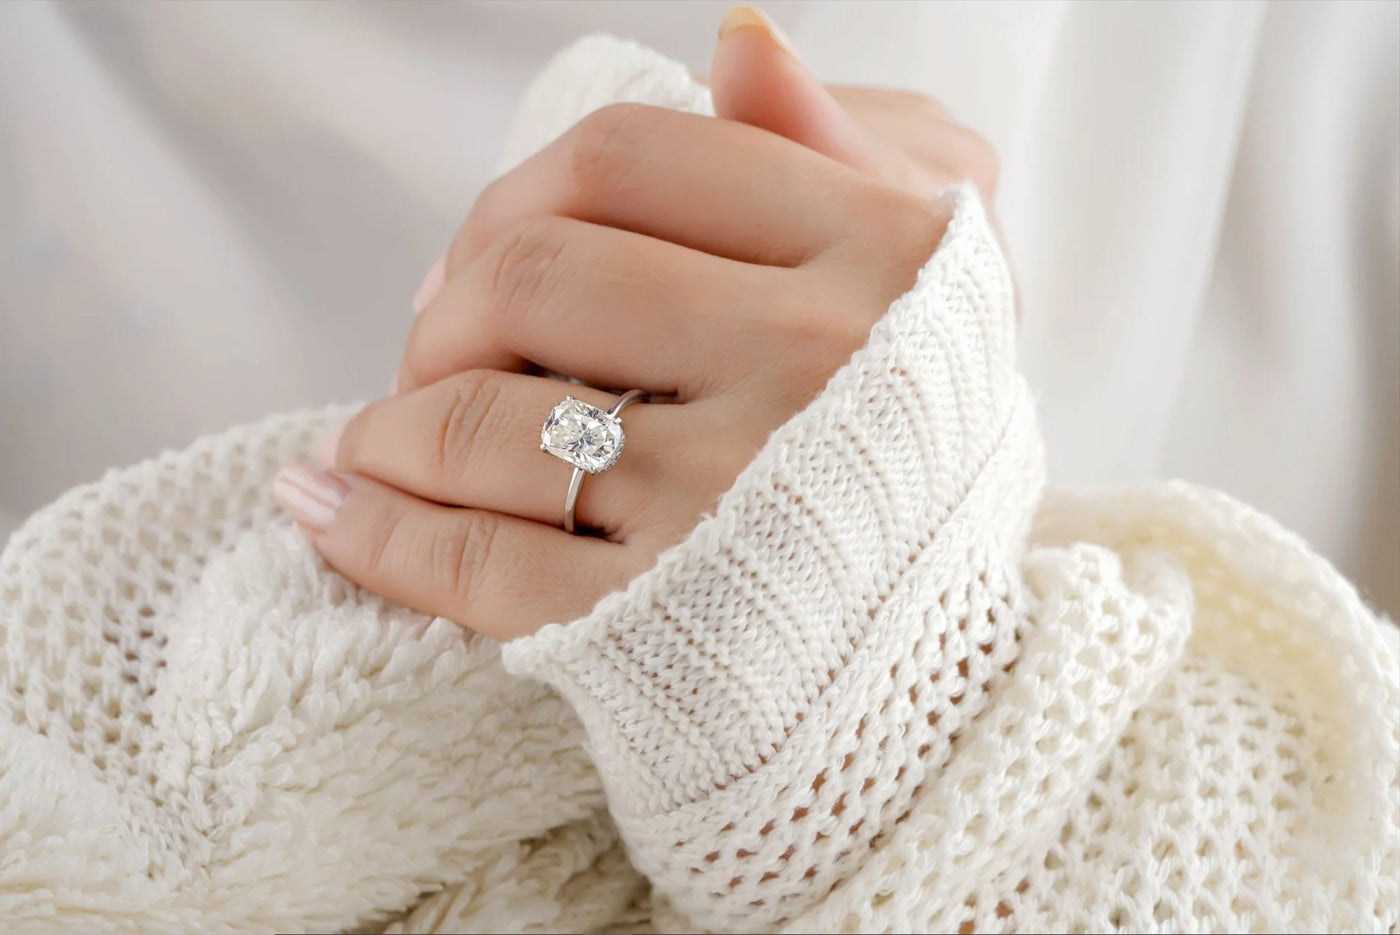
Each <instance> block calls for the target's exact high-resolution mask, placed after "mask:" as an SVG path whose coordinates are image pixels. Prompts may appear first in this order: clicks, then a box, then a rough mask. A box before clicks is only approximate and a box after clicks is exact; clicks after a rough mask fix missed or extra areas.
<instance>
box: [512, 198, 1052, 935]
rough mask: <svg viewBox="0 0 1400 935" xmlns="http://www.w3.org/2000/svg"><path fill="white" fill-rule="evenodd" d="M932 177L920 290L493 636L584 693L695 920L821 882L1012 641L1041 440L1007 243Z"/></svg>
mask: <svg viewBox="0 0 1400 935" xmlns="http://www.w3.org/2000/svg"><path fill="white" fill-rule="evenodd" d="M950 197H951V198H952V200H953V202H954V204H953V211H952V221H951V223H950V225H949V227H948V230H947V233H946V235H945V237H944V239H943V242H942V243H941V245H940V246H939V248H938V250H937V251H936V253H935V254H934V256H933V257H932V259H931V260H930V261H929V262H928V264H927V265H926V266H925V268H924V269H923V270H922V271H921V273H920V275H919V277H918V281H917V283H916V284H915V285H914V287H913V289H912V290H911V291H910V292H909V293H908V294H906V295H905V296H903V297H902V298H901V299H899V300H898V301H896V302H895V303H894V305H893V306H892V308H891V309H890V310H889V312H888V313H887V315H886V316H885V317H884V318H883V320H882V321H880V322H879V323H878V324H877V326H876V327H875V329H874V331H873V332H872V334H871V336H870V338H869V341H868V343H867V344H866V346H865V347H864V348H863V349H862V350H860V351H859V352H857V353H856V355H855V356H854V358H853V359H852V360H851V361H850V362H849V364H848V365H847V366H846V367H844V368H843V369H842V370H840V371H839V372H838V373H837V374H836V375H835V376H834V377H833V378H832V380H831V381H830V383H829V384H828V386H827V387H826V388H825V389H824V391H823V392H822V393H821V394H820V395H819V397H818V398H817V399H816V400H815V401H814V402H813V403H812V404H811V405H810V406H809V407H808V408H807V409H806V410H805V411H803V412H801V413H800V414H799V415H798V416H796V417H795V418H794V419H792V420H791V421H790V422H789V423H788V424H786V425H784V426H783V427H782V428H781V429H779V430H778V431H777V432H776V433H775V434H774V435H773V436H772V437H771V438H770V440H769V441H768V443H767V445H766V446H765V447H764V449H763V450H762V451H761V452H760V454H759V455H758V456H757V458H756V459H755V461H754V462H753V463H752V464H751V465H750V466H749V467H748V468H747V469H746V470H745V471H744V472H743V473H742V474H741V476H740V477H739V479H738V480H737V482H736V484H735V485H734V487H733V488H732V489H731V490H730V491H729V492H728V493H727V494H726V495H725V496H724V497H723V498H722V500H721V502H720V503H719V505H718V507H717V510H716V513H715V515H713V516H712V517H710V518H708V519H706V520H704V521H703V522H702V523H701V524H700V525H699V527H698V528H697V529H696V530H695V531H694V532H693V534H692V535H691V536H690V537H689V538H688V540H687V541H686V542H685V543H683V544H682V545H680V546H679V547H677V548H675V549H673V550H671V551H670V552H668V553H667V554H665V555H664V556H663V557H662V558H661V559H660V561H659V563H658V565H657V566H656V567H655V568H654V569H653V570H651V571H650V572H649V573H647V574H645V575H643V576H642V577H641V578H639V579H638V580H636V581H635V582H634V583H633V584H632V585H631V587H629V588H628V589H627V590H626V591H625V592H623V593H619V594H616V595H613V596H611V597H609V598H607V599H605V600H604V601H603V602H602V603H601V604H600V605H599V606H598V607H597V608H596V610H595V611H594V612H593V613H592V614H591V615H590V616H588V617H587V618H586V619H583V620H580V621H576V622H574V623H571V624H569V625H567V626H557V625H555V626H549V627H546V628H544V629H543V630H541V631H539V632H538V633H537V634H535V635H532V636H530V637H527V638H524V639H520V640H516V641H514V642H512V643H510V644H507V645H506V647H505V648H504V660H505V663H506V666H507V668H508V669H510V670H512V671H514V672H516V673H519V674H527V675H531V676H535V677H537V678H540V679H542V680H544V681H546V682H548V683H550V684H551V685H553V686H554V687H555V688H556V689H558V690H559V691H560V693H561V694H562V695H563V696H564V697H565V698H566V699H567V700H568V701H569V702H571V703H572V705H573V706H574V707H575V709H576V710H577V711H578V712H579V714H580V716H581V718H582V721H583V723H584V725H585V726H586V728H587V729H588V732H589V737H590V741H591V746H592V752H593V755H594V758H595V762H596V764H597V765H598V768H599V770H600V772H601V773H602V775H603V779H604V782H605V784H606V786H607V788H608V792H609V798H610V802H611V808H612V811H613V815H614V818H615V819H616V820H617V822H618V825H619V827H620V829H621V830H622V833H623V835H624V837H625V839H626V841H627V844H628V848H629V853H630V854H631V856H632V858H633V860H634V861H635V862H636V863H637V865H638V867H639V868H640V869H642V870H643V871H644V872H645V873H647V874H648V876H650V877H651V879H652V881H653V885H654V886H656V887H657V888H658V889H659V890H660V891H661V892H662V893H663V894H664V895H665V896H666V897H667V898H668V899H669V900H671V901H672V903H673V904H674V905H675V906H676V908H677V909H679V910H681V911H682V912H683V913H684V914H685V915H686V916H687V917H688V918H689V919H690V920H691V921H692V922H694V923H698V924H701V925H706V926H710V927H713V928H718V929H726V930H753V929H754V928H756V927H764V926H771V925H773V924H775V923H776V922H777V921H779V920H781V919H784V918H787V917H790V916H792V915H794V914H795V913H797V912H799V911H800V910H801V909H802V908H804V906H805V905H807V904H808V903H810V902H811V901H812V900H813V899H816V898H818V897H819V896H821V895H822V894H824V893H826V892H827V891H829V890H830V889H831V888H832V886H833V885H834V884H836V883H837V882H839V881H840V880H842V879H843V878H844V877H845V876H846V875H848V874H849V873H850V872H851V870H852V868H853V867H855V866H857V865H858V864H859V863H860V861H861V860H862V859H863V858H864V856H865V855H866V854H867V853H868V851H869V850H870V848H871V847H872V846H874V845H875V844H876V842H877V840H878V838H879V836H880V834H881V833H882V831H883V830H885V829H888V828H890V827H891V826H892V825H893V824H894V823H896V822H897V821H899V820H900V816H901V814H902V813H904V812H905V811H906V810H907V809H908V808H909V807H910V802H911V799H912V797H913V796H914V794H915V791H916V790H917V788H918V787H919V784H920V782H921V781H922V779H923V777H924V774H925V773H926V771H928V770H929V769H930V768H931V767H932V766H933V765H935V764H937V763H938V762H939V761H940V760H941V759H943V758H944V757H946V756H947V755H948V749H949V745H950V744H951V743H952V741H953V739H954V738H955V737H956V736H957V733H958V728H959V725H960V724H961V723H963V722H964V721H966V720H967V719H969V718H972V717H974V716H975V715H976V712H977V711H978V710H979V709H980V707H981V706H982V705H983V703H984V698H985V694H986V690H987V685H988V683H989V682H990V681H991V677H992V673H994V672H996V671H998V670H1000V669H1002V668H1003V667H1005V666H1007V665H1008V664H1010V663H1011V661H1012V659H1013V658H1014V656H1015V653H1016V621H1017V620H1018V619H1019V617H1020V616H1021V614H1022V612H1021V608H1020V606H1019V605H1020V602H1021V598H1020V595H1019V592H1018V584H1017V580H1018V574H1017V571H1016V566H1017V563H1018V561H1019V558H1020V554H1021V551H1022V543H1023V541H1024V538H1025V534H1026V531H1027V528H1028V526H1029V523H1030V519H1031V515H1032V511H1033V508H1034V504H1035V502H1036V500H1037V498H1038V495H1039V490H1040V485H1041V467H1040V449H1039V444H1038V440H1037V436H1036V433H1035V431H1034V422H1033V415H1032V407H1031V403H1030V399H1029V395H1028V393H1027V391H1026V388H1025V386H1024V385H1023V383H1022V381H1021V380H1020V379H1019V377H1018V376H1017V375H1016V372H1015V368H1014V312H1013V302H1012V290H1011V284H1010V280H1009V275H1008V270H1007V267H1006V265H1005V263H1004V261H1003V258H1002V254H1001V252H1000V250H999V249H998V246H997V242H996V239H995V237H994V235H993V233H992V231H991V230H990V228H989V225H988V223H987V220H986V217H985V215H984V212H983V210H982V207H981V205H980V203H979V201H978V200H977V197H976V195H975V194H974V193H973V191H972V190H971V189H970V188H965V189H961V190H958V191H956V192H955V193H953V194H952V195H950Z"/></svg>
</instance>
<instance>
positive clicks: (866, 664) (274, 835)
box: [0, 38, 1400, 932]
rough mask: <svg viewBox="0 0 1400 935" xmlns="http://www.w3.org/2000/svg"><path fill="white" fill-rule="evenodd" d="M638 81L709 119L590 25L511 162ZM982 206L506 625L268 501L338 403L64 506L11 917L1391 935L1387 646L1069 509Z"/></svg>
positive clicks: (1397, 729)
mask: <svg viewBox="0 0 1400 935" xmlns="http://www.w3.org/2000/svg"><path fill="white" fill-rule="evenodd" d="M619 99H628V100H642V101H650V102H653V103H659V104H664V105H666V106H671V107H678V108H684V109H689V110H695V111H701V112H704V111H706V110H707V108H708V106H709V103H708V95H707V93H706V92H705V90H704V89H703V88H701V87H699V86H697V85H695V84H694V83H693V82H692V80H691V79H690V77H689V75H688V74H687V73H686V72H685V70H684V69H682V68H681V67H680V66H678V65H676V64H674V63H671V62H667V61H665V60H663V59H661V58H659V57H658V56H655V55H654V54H652V53H649V52H646V51H645V50H642V49H639V48H638V47H636V46H632V45H628V44H623V43H619V42H617V41H616V40H611V39H606V38H592V39H587V40H583V41H581V42H580V43H578V44H576V45H575V46H573V47H571V49H570V50H568V51H566V52H565V53H563V54H562V55H561V56H560V58H559V59H557V60H556V62H555V63H554V64H553V65H551V67H550V68H549V69H548V70H547V72H546V73H545V74H544V75H543V76H542V77H541V79H540V80H539V82H538V83H537V84H536V86H535V87H534V88H533V89H532V91H531V92H530V95H529V97H528V98H527V100H526V103H525V106H524V108H523V112H522V118H521V121H520V123H519V125H518V126H517V129H516V133H515V135H514V136H513V139H512V142H511V144H510V148H509V151H508V158H509V159H510V160H512V161H513V160H515V159H518V158H520V157H521V156H523V155H526V154H528V153H529V152H530V151H532V150H533V149H535V148H537V147H538V146H539V145H541V144H543V143H544V142H546V141H547V140H548V139H550V138H551V137H553V136H554V135H556V134H557V133H558V132H560V131H562V130H563V129H565V128H566V127H567V126H568V125H569V124H570V123H571V122H573V121H574V120H576V119H577V118H578V117H579V116H581V115H582V114H583V113H585V112H587V111H588V110H590V109H592V108H594V107H597V106H599V105H601V104H604V103H607V102H609V101H613V100H619ZM948 197H949V198H950V199H952V202H951V207H952V217H953V220H952V222H951V223H950V225H949V228H948V231H947V234H946V235H945V238H944V240H943V243H942V244H941V246H940V247H939V249H938V251H937V252H936V253H935V254H934V256H933V257H932V258H931V259H930V261H929V262H928V264H927V265H926V266H925V268H924V269H923V270H922V272H921V273H920V275H919V278H918V282H917V283H916V284H915V285H914V287H913V289H912V290H911V291H910V292H909V293H908V294H907V295H905V296H904V297H902V298H901V299H899V300H898V301H897V302H895V303H894V305H893V306H892V307H891V308H890V310H889V312H888V313H887V314H886V316H885V317H884V318H883V319H882V320H881V321H880V322H879V323H878V324H877V325H876V327H875V329H874V330H873V332H872V333H871V336H870V339H869V342H868V343H867V345H866V346H865V347H864V348H863V349H861V350H860V351H859V352H857V353H856V355H855V356H854V357H853V359H852V360H851V361H850V363H849V364H848V365H847V366H846V367H845V368H843V369H842V370H841V371H840V372H838V373H837V374H836V375H835V376H834V377H833V379H832V380H831V382H830V384H829V385H828V386H827V387H826V389H825V390H824V391H823V392H822V393H821V395H820V396H819V397H818V398H817V399H816V400H815V401H814V402H813V403H812V404H811V405H810V406H809V407H808V408H807V409H806V410H805V411H803V412H801V413H800V414H798V415H797V416H796V417H795V418H793V419H792V420H791V421H790V422H789V423H788V424H786V425H785V426H783V427H782V428H781V429H779V430H778V431H777V432H776V433H775V434H774V435H773V436H772V438H771V439H770V440H769V442H768V444H767V445H766V446H765V447H764V449H763V450H762V451H761V452H760V453H759V455H758V457H757V458H756V459H755V461H754V462H753V463H752V464H751V465H750V466H749V467H748V468H747V469H746V470H745V471H744V472H743V474H742V475H741V476H740V477H739V479H738V481H737V482H736V484H735V485H734V487H733V489H732V490H731V491H730V492H729V493H728V494H726V495H725V497H724V498H722V500H721V501H720V503H719V505H718V507H717V509H716V511H715V513H714V515H712V516H709V517H707V518H706V519H705V520H704V521H703V522H702V523H701V524H700V525H699V526H698V528H697V529H696V530H695V531H694V532H693V534H692V535H691V536H690V537H689V538H688V539H687V540H686V541H685V542H684V543H682V544H681V545H679V546H677V547H676V548H674V549H672V550H671V551H669V552H667V553H665V554H664V555H663V556H662V557H661V558H660V560H659V561H658V563H657V565H656V566H655V567H654V568H653V569H651V570H650V571H648V572H647V573H645V574H643V575H642V576H641V577H639V578H638V579H637V580H635V581H634V582H633V583H632V584H631V585H630V586H629V587H628V588H627V589H626V590H625V591H623V592H620V593H617V594H613V595H610V596H609V597H607V598H605V599H604V600H603V601H601V602H600V603H599V605H598V606H597V607H596V608H595V609H594V611H593V612H592V613H590V614H589V615H588V616H587V617H586V618H584V619H582V620H578V621H574V622H572V623H568V624H566V625H552V626H548V627H545V628H544V629H543V630H541V631H539V632H538V633H536V634H535V635H533V636H530V637H527V638H524V639H520V640H517V641H515V642H513V643H510V644H507V645H506V646H505V647H504V648H503V649H501V648H499V647H497V646H496V645H494V644H491V643H489V642H488V641H486V640H484V639H482V638H480V637H477V636H472V635H468V634H464V633H463V632H462V631H460V630H459V629H458V628H457V627H455V626H453V625H452V624H450V623H448V622H446V621H442V620H431V619H428V618H425V617H423V616H421V615H418V614H414V613H412V612H409V611H407V610H404V609H402V608H398V607H394V606H392V605H389V604H387V603H385V602H383V601H381V600H379V599H377V598H375V597H374V596H372V595H370V594H367V593H365V592H363V591H361V590H359V589H357V588H355V587H353V586H352V585H350V584H348V583H347V582H345V581H344V580H343V579H341V578H339V577H338V576H337V575H335V574H334V573H332V572H330V571H328V570H327V569H326V568H325V567H324V566H323V565H322V564H321V563H320V562H319V560H318V559H317V558H316V557H315V555H314V554H313V553H312V551H311V550H310V549H309V548H308V546H307V545H306V543H305V542H304V541H303V540H302V539H301V537H300V535H299V533H297V531H296V530H295V529H294V528H293V527H292V526H291V525H290V524H289V523H288V522H287V521H286V520H285V519H284V518H282V517H280V516H278V515H277V514H276V511H275V510H274V508H273V507H272V505H271V502H270V499H269V496H268V493H267V485H268V481H269V479H270V477H271V475H272V473H273V472H274V471H275V470H276V468H277V467H278V466H279V465H281V464H284V463H287V462H291V461H296V460H301V459H306V458H307V457H308V456H309V453H310V451H311V447H312V443H313V439H314V438H315V436H316V435H317V434H318V432H319V430H320V429H321V427H322V426H323V425H325V424H326V423H327V421H328V420H329V419H331V418H334V417H336V416H337V415H338V414H343V411H340V412H329V413H303V414H296V415H290V416H280V417H275V418H272V419H269V420H267V421H264V422H262V423H260V424H258V425H255V426H251V427H246V428H240V429H234V430H232V431H230V432H227V433H225V434H222V435H219V436H215V437H211V438H208V439H204V440H201V441H200V442H198V443H196V444H195V445H193V446H192V447H191V448H189V449H187V450H185V451H183V452H178V453H170V454H166V455H163V456H161V457H160V458H157V459H155V460H152V461H149V462H146V463H144V464H140V465H137V466H136V467H133V468H129V469H125V470H121V471H114V472H112V473H110V474H109V475H108V476H107V477H105V478H103V479H102V480H101V481H100V482H98V483H97V484H94V485H91V486H88V487H84V488H81V489H79V490H76V491H74V492H72V493H70V494H68V495H67V496H65V497H64V498H62V499H60V500H59V501H58V502H56V503H55V504H53V505H52V506H50V507H48V508H47V509H45V510H43V511H41V512H40V513H38V514H36V515H35V516H34V517H33V518H31V519H30V520H29V522H28V523H26V524H25V525H24V526H23V527H22V528H21V529H20V530H19V531H18V532H17V533H16V534H15V535H14V537H13V538H12V539H11V541H10V542H9V543H8V545H7V546H6V548H5V551H4V552H3V555H0V626H3V631H2V633H3V636H2V637H0V715H2V716H0V928H3V929H5V930H7V931H9V930H17V931H45V930H84V931H98V930H128V931H189V930H199V931H259V930H279V931H336V930H356V931H391V932H409V931H435V932H443V931H642V930H647V929H650V928H656V929H674V930H690V931H693V930H696V929H697V928H703V929H709V930H735V931H754V930H786V931H793V932H799V931H800V932H809V931H880V932H910V931H962V932H971V931H987V932H993V931H995V932H1011V931H1047V930H1048V931H1113V930H1120V931H1146V930H1228V931H1242V930H1264V931H1283V930H1352V931H1357V930H1359V931H1383V930H1387V929H1389V930H1391V931H1393V930H1394V927H1395V925H1396V920H1397V913H1400V897H1398V896H1397V888H1398V887H1400V850H1397V838H1400V781H1397V761H1398V760H1400V684H1397V681H1398V680H1400V676H1398V675H1397V671H1398V670H1400V658H1398V657H1397V649H1396V645H1395V641H1394V639H1393V631H1392V628H1391V627H1390V625H1389V624H1388V623H1386V622H1383V621H1380V620H1378V619H1377V618H1376V617H1375V616H1374V615H1373V614H1372V613H1371V612H1370V611H1369V610H1368V609H1367V608H1366V607H1365V605H1364V604H1363V603H1362V602H1361V601H1360V599H1359V598H1358V597H1357V595H1356V593H1355V591H1354V590H1353V589H1352V588H1351V587H1350V586H1349V585H1348V584H1347V583H1346V582H1345V581H1344V580H1342V579H1341V578H1340V577H1339V576H1338V575H1337V574H1336V573H1335V572H1334V571H1333V570H1332V569H1331V568H1330V567H1329V566H1328V565H1327V564H1326V563H1325V562H1323V561H1322V560H1321V559H1319V558H1318V557H1317V556H1315V555H1313V554H1312V553H1310V552H1309V551H1308V549H1307V548H1306V546H1305V545H1304V544H1303V543H1301V542H1300V541H1298V540H1297V539H1295V538H1294V537H1292V536H1290V535H1289V534H1288V533H1286V532H1284V531H1283V530H1281V529H1279V528H1278V527H1277V526H1275V525H1274V524H1273V523H1271V522H1270V521H1269V520H1267V519H1265V518H1264V517H1261V516H1259V515H1257V514H1255V513H1253V512H1251V511H1250V510H1248V509H1247V508H1245V507H1243V506H1241V505H1239V504H1237V503H1234V502H1233V501H1230V500H1228V499H1227V498H1225V497H1223V496H1220V495H1216V494H1212V493H1209V492H1205V491H1201V490H1198V489H1195V488H1192V487H1189V486H1186V485H1179V484H1173V485H1165V486H1160V487H1152V488H1144V489H1140V490H1130V491H1123V492H1117V493H1112V494H1108V493H1094V494H1081V495H1070V494H1051V495H1049V496H1047V497H1045V498H1044V499H1043V500H1042V467H1041V457H1040V447H1039V440H1038V435H1037V431H1036V427H1035V422H1034V413H1033V406H1032V403H1031V400H1030V396H1029V394H1028V392H1027V389H1026V387H1025V385H1024V383H1023V382H1022V380H1021V379H1020V378H1019V376H1018V375H1017V374H1016V371H1015V361H1014V356H1015V354H1014V337H1015V335H1014V321H1013V315H1012V295H1011V286H1010V280H1009V276H1008V271H1007V268H1006V265H1005V262H1004V260H1003V258H1002V255H1001V253H1000V251H999V249H998V247H997V242H996V239H995V237H994V236H993V235H992V233H991V231H990V229H989V227H988V224H987V221H986V218H985V216H984V215H983V212H982V209H981V207H980V205H979V204H978V202H977V199H976V197H975V195H974V194H973V193H972V191H971V190H970V189H960V190H958V191H955V192H953V193H950V195H949V196H948ZM561 495H562V492H561Z"/></svg>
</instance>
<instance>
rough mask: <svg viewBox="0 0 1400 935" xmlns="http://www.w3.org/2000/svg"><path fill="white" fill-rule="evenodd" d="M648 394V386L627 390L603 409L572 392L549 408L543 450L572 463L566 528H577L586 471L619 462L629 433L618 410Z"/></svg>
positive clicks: (542, 433) (593, 471)
mask: <svg viewBox="0 0 1400 935" xmlns="http://www.w3.org/2000/svg"><path fill="white" fill-rule="evenodd" d="M646 398H647V393H646V391H645V390H628V391H627V392H626V393H623V394H622V395H621V396H619V397H618V399H617V402H615V403H613V404H612V408H610V409H608V410H607V411H606V412H604V411H603V410H602V409H599V408H598V407H597V406H590V405H589V404H588V403H586V402H584V401H583V400H581V399H574V398H573V397H572V396H566V397H564V401H563V402H562V403H560V404H559V405H557V406H555V407H554V408H553V409H551V410H550V412H549V415H548V416H547V417H546V418H545V420H544V428H542V429H540V451H546V452H548V453H550V454H552V455H554V457H556V458H558V459H559V460H560V461H563V462H565V463H566V464H571V465H573V468H574V476H573V477H572V478H571V479H570V480H569V493H568V496H566V497H565V498H564V531H565V532H573V531H574V508H575V507H576V506H578V494H579V490H580V489H582V487H583V475H585V474H601V473H603V472H604V471H606V470H607V469H608V468H610V467H612V466H613V465H614V464H616V463H617V459H618V457H619V456H620V455H621V454H622V446H623V443H624V442H626V441H627V436H626V435H624V434H623V431H622V420H621V419H620V418H618V413H620V412H621V411H622V410H623V409H626V408H627V407H628V406H630V405H632V404H633V403H635V402H640V401H642V400H644V399H646Z"/></svg>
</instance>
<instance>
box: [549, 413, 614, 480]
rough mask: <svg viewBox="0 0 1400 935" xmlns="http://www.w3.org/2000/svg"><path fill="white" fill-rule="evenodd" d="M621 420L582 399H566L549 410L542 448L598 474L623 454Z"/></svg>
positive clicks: (590, 472)
mask: <svg viewBox="0 0 1400 935" xmlns="http://www.w3.org/2000/svg"><path fill="white" fill-rule="evenodd" d="M622 441H623V436H622V421H621V420H620V419H618V417H617V416H611V415H608V414H607V413H606V412H604V411H603V410H601V409H599V408H598V407H597V406H590V405H588V403H586V402H584V401H583V400H581V399H574V398H573V397H572V396H569V397H566V398H565V399H564V401H563V402H562V403H560V404H559V405H557V406H555V407H554V409H553V410H551V411H550V413H549V417H548V418H546V419H545V420H544V428H543V429H541V430H540V449H541V450H542V451H547V452H549V453H550V454H552V455H554V456H555V457H556V458H560V459H562V460H564V461H567V462H569V463H570V464H572V465H573V466H574V467H576V468H582V469H583V470H584V471H587V472H588V473H589V474H599V473H602V472H603V471H606V470H607V469H608V468H610V467H612V466H613V465H614V464H616V463H617V458H618V455H620V454H622Z"/></svg>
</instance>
